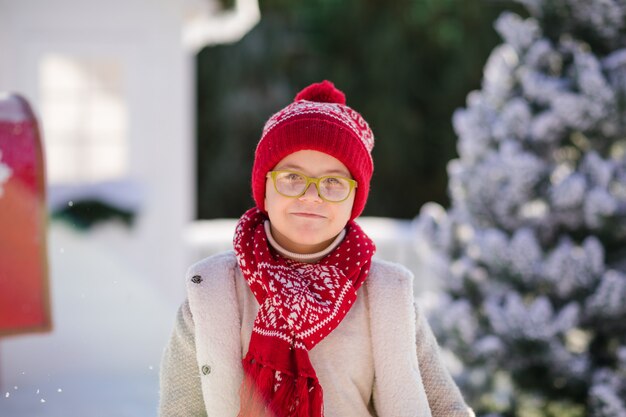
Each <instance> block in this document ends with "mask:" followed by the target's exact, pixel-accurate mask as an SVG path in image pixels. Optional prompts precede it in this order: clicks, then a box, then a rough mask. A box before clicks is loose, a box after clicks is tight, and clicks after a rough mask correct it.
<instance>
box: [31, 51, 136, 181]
mask: <svg viewBox="0 0 626 417" xmlns="http://www.w3.org/2000/svg"><path fill="white" fill-rule="evenodd" d="M39 77H40V106H41V119H42V120H41V122H42V124H43V140H44V142H45V144H46V159H47V178H48V181H49V182H50V183H51V184H55V183H56V184H59V183H78V182H99V181H110V180H115V179H120V178H123V177H126V176H127V175H128V168H129V144H128V108H127V103H126V100H125V91H124V90H125V88H124V87H125V85H124V71H123V65H122V62H121V61H120V60H119V59H117V60H116V59H105V58H84V57H74V56H66V55H59V54H48V55H45V56H44V57H43V58H42V61H41V64H40V68H39Z"/></svg>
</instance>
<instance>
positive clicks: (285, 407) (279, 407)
mask: <svg viewBox="0 0 626 417" xmlns="http://www.w3.org/2000/svg"><path fill="white" fill-rule="evenodd" d="M243 368H244V375H245V377H244V382H243V384H242V386H241V391H240V396H241V408H240V411H239V414H238V417H323V415H324V412H323V393H322V387H321V386H320V384H319V383H318V382H317V381H316V380H315V379H314V378H309V377H306V376H296V377H294V376H292V375H288V374H285V373H281V377H280V380H277V379H276V370H275V369H273V368H271V367H269V366H265V365H262V364H260V363H259V362H258V361H255V360H254V359H251V358H245V359H244V360H243ZM276 384H278V389H276ZM275 389H276V391H275Z"/></svg>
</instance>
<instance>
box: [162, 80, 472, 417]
mask: <svg viewBox="0 0 626 417" xmlns="http://www.w3.org/2000/svg"><path fill="white" fill-rule="evenodd" d="M373 146H374V135H373V134H372V131H371V129H370V128H369V126H368V124H367V123H366V122H365V120H364V119H363V118H362V117H361V115H360V114H358V113H357V112H355V111H354V110H352V109H351V108H350V107H348V106H346V105H345V96H344V94H343V93H342V92H341V91H339V90H337V89H336V88H335V87H334V85H333V84H332V83H330V82H328V81H324V82H321V83H317V84H312V85H310V86H309V87H307V88H305V89H304V90H302V91H301V92H300V93H299V94H298V95H297V96H296V98H295V100H294V102H293V103H291V104H290V105H288V106H287V107H285V108H284V109H282V110H281V111H279V112H278V113H276V114H274V115H273V116H272V117H271V118H270V119H269V120H268V122H267V123H266V125H265V127H264V129H263V135H262V137H261V140H260V141H259V144H258V145H257V149H256V152H255V160H254V166H253V169H252V192H253V197H254V200H255V203H256V207H254V208H252V209H250V210H248V211H247V212H246V213H245V214H244V215H243V216H242V217H241V219H240V220H239V223H238V224H237V228H236V231H235V237H234V253H233V252H228V253H224V254H220V255H216V256H213V257H210V258H207V259H205V260H202V261H200V262H198V263H197V264H195V265H193V266H191V267H190V269H189V271H188V277H187V282H188V300H187V301H186V302H185V303H184V304H183V306H182V307H181V309H180V311H179V314H178V320H177V323H176V327H175V329H174V332H173V335H172V338H171V340H170V343H169V345H168V347H167V349H166V350H165V353H164V356H163V362H162V366H161V404H160V415H161V416H183V415H184V416H200V415H204V416H210V417H213V416H219V417H227V416H240V417H244V416H268V417H269V416H275V417H286V416H297V417H299V416H307V417H312V416H315V417H321V416H327V417H374V416H377V417H399V416H431V415H432V416H469V415H472V413H471V410H469V409H468V408H467V406H466V405H465V403H464V401H463V398H462V397H461V394H460V392H459V390H458V388H457V387H456V385H455V384H454V382H453V381H452V379H451V378H450V376H449V374H448V372H447V371H446V369H445V367H444V365H443V363H442V361H441V358H440V355H439V350H438V346H437V342H436V341H435V339H434V337H433V335H432V332H431V331H430V328H429V326H428V324H427V322H426V320H425V318H424V316H423V314H422V313H421V312H420V310H419V309H418V308H417V307H416V306H415V305H414V298H413V284H412V280H413V276H412V274H411V273H410V272H409V271H408V270H406V269H405V268H403V267H401V266H399V265H396V264H392V263H388V262H383V261H374V260H372V256H373V254H374V252H375V246H374V243H373V242H372V241H371V240H370V239H369V237H368V236H367V235H366V234H365V233H364V232H363V231H362V230H361V228H360V227H359V226H358V225H357V224H356V223H355V222H354V219H355V218H356V217H357V216H358V215H359V214H360V213H361V212H362V210H363V208H364V206H365V202H366V200H367V195H368V192H369V183H370V179H371V176H372V172H373V161H372V157H371V151H372V148H373Z"/></svg>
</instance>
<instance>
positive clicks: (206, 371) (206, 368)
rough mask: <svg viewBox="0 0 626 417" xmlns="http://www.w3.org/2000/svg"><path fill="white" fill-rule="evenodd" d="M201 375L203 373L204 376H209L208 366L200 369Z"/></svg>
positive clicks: (209, 369) (209, 368)
mask: <svg viewBox="0 0 626 417" xmlns="http://www.w3.org/2000/svg"><path fill="white" fill-rule="evenodd" d="M202 373H203V374H204V375H208V374H210V373H211V367H210V366H209V365H204V366H203V367H202Z"/></svg>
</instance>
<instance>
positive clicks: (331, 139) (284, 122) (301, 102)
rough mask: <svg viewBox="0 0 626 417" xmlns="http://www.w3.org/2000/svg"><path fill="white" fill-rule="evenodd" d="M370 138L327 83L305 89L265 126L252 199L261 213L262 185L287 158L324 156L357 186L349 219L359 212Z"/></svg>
mask: <svg viewBox="0 0 626 417" xmlns="http://www.w3.org/2000/svg"><path fill="white" fill-rule="evenodd" d="M373 147H374V134H373V133H372V130H371V129H370V127H369V125H368V124H367V122H366V121H365V119H363V117H362V116H361V115H360V114H359V113H357V112H356V111H354V110H353V109H351V108H350V107H348V106H346V96H345V95H344V94H343V92H341V91H340V90H338V89H337V88H335V86H334V85H333V83H331V82H330V81H326V80H325V81H322V82H321V83H315V84H311V85H309V86H308V87H306V88H305V89H303V90H302V91H300V92H299V93H298V94H297V95H296V97H295V99H294V101H293V103H291V104H289V105H288V106H287V107H285V108H284V109H282V110H280V111H279V112H277V113H276V114H274V115H273V116H272V117H270V119H269V120H268V121H267V123H265V127H264V128H263V134H262V136H261V140H260V141H259V143H258V145H257V148H256V152H255V156H254V165H253V167H252V195H253V197H254V201H255V202H256V205H257V207H258V208H260V209H261V210H263V211H265V204H264V200H265V183H266V175H267V173H268V171H270V170H272V169H273V168H274V167H275V166H276V164H278V163H279V162H280V161H281V160H282V159H283V158H285V157H286V156H287V155H289V154H292V153H294V152H297V151H302V150H314V151H319V152H324V153H326V154H328V155H331V156H333V157H335V158H337V159H338V160H340V161H341V162H342V163H343V164H344V165H345V166H346V167H347V168H348V170H349V171H350V173H351V174H352V177H353V178H354V179H355V180H356V181H357V183H358V186H357V188H356V195H355V198H354V205H353V206H352V215H351V217H350V219H351V220H352V219H354V218H356V217H357V216H359V214H361V212H362V211H363V208H364V207H365V203H366V201H367V195H368V194H369V188H370V179H371V178H372V172H373V171H374V162H373V160H372V148H373Z"/></svg>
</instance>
